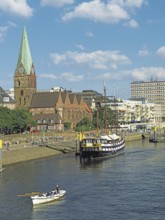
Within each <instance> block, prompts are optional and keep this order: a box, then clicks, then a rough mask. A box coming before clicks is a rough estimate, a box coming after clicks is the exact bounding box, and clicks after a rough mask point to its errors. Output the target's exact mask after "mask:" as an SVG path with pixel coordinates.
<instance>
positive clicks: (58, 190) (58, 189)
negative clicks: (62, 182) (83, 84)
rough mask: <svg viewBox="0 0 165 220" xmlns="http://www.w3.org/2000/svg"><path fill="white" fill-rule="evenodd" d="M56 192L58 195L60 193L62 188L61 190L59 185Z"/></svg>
mask: <svg viewBox="0 0 165 220" xmlns="http://www.w3.org/2000/svg"><path fill="white" fill-rule="evenodd" d="M56 192H57V193H59V192H60V188H59V186H58V185H57V186H56Z"/></svg>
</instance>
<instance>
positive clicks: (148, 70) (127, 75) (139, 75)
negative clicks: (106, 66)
mask: <svg viewBox="0 0 165 220" xmlns="http://www.w3.org/2000/svg"><path fill="white" fill-rule="evenodd" d="M164 76H165V68H162V67H141V68H135V69H130V70H126V71H116V72H106V73H102V74H99V75H97V76H95V79H96V80H98V79H102V80H104V79H106V80H125V79H129V81H131V80H132V81H134V80H137V81H147V80H148V81H149V80H150V79H151V77H154V78H159V79H164Z"/></svg>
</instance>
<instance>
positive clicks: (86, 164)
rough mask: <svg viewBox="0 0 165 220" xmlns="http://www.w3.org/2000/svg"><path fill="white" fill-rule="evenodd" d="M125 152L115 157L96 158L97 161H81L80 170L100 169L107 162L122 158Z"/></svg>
mask: <svg viewBox="0 0 165 220" xmlns="http://www.w3.org/2000/svg"><path fill="white" fill-rule="evenodd" d="M123 154H124V152H122V153H120V154H118V155H114V156H109V157H102V158H95V159H81V158H79V160H80V168H81V169H85V168H96V167H100V165H102V164H103V163H104V162H105V161H113V160H114V159H116V158H118V157H120V156H122V155H123Z"/></svg>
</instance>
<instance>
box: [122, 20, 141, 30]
mask: <svg viewBox="0 0 165 220" xmlns="http://www.w3.org/2000/svg"><path fill="white" fill-rule="evenodd" d="M124 25H125V26H126V27H130V28H137V27H138V26H139V25H138V23H137V21H135V20H134V19H131V20H129V21H128V22H126V23H125V24H124Z"/></svg>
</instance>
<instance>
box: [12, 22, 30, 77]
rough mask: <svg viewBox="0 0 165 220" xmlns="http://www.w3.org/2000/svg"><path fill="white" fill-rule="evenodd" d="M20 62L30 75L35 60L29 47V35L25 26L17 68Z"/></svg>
mask: <svg viewBox="0 0 165 220" xmlns="http://www.w3.org/2000/svg"><path fill="white" fill-rule="evenodd" d="M20 64H22V65H23V66H24V68H25V70H26V73H27V74H28V75H30V71H31V67H32V64H33V61H32V56H31V52H30V47H29V42H28V37H27V33H26V27H25V26H24V28H23V33H22V41H21V45H20V51H19V57H18V62H17V67H16V69H17V68H18V67H19V65H20Z"/></svg>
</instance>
